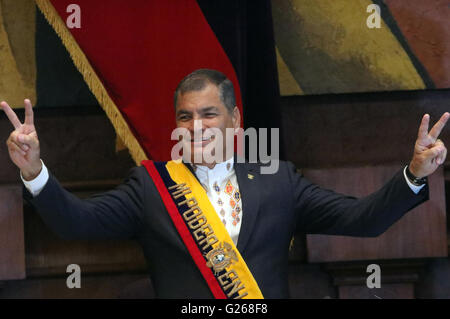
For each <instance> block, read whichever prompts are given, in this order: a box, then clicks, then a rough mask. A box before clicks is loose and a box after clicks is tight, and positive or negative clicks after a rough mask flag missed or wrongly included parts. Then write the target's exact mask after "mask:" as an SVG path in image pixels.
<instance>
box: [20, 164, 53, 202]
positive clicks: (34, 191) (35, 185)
mask: <svg viewBox="0 0 450 319" xmlns="http://www.w3.org/2000/svg"><path fill="white" fill-rule="evenodd" d="M41 163H42V169H41V172H40V173H39V175H38V176H37V177H36V178H35V179H32V180H31V181H26V180H24V179H23V176H22V172H21V173H20V178H21V179H22V182H23V184H24V185H25V187H26V188H27V189H28V191H29V192H30V193H31V195H33V197H35V196H37V195H39V193H40V192H41V191H42V189H43V188H44V187H45V185H46V184H47V181H48V170H47V167H46V166H45V164H44V162H43V161H42V160H41Z"/></svg>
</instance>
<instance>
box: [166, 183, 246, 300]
mask: <svg viewBox="0 0 450 319" xmlns="http://www.w3.org/2000/svg"><path fill="white" fill-rule="evenodd" d="M168 189H169V191H171V193H172V196H173V197H174V199H178V198H180V197H182V196H185V195H187V194H191V193H192V191H191V190H190V188H189V187H188V186H186V183H181V184H176V185H173V186H170V187H168ZM182 205H187V207H188V208H189V209H188V210H186V211H185V212H184V213H183V219H184V220H185V222H186V224H187V225H188V227H189V229H190V230H191V231H192V235H193V237H194V240H195V241H196V242H197V244H198V245H199V246H200V247H201V250H202V252H203V255H204V256H205V257H206V259H207V262H206V265H207V266H208V267H210V268H212V270H213V271H214V274H215V275H216V276H217V275H218V273H220V272H221V271H224V270H225V271H226V272H225V273H224V274H222V275H219V276H218V277H217V281H218V282H219V284H220V286H221V287H222V288H223V290H224V291H225V293H226V294H227V296H228V297H231V296H233V295H234V294H236V293H239V294H238V296H237V297H235V299H241V298H242V297H245V296H247V295H248V293H247V292H246V291H245V285H244V284H243V283H242V281H241V280H240V279H239V276H238V275H237V273H236V272H235V271H234V270H232V269H231V270H227V269H226V268H228V267H230V266H232V264H233V263H234V262H236V261H238V256H237V254H236V252H235V251H234V250H233V246H232V245H230V244H229V243H227V242H221V243H219V239H218V238H217V236H216V235H215V234H214V230H213V229H212V227H211V226H210V225H209V224H208V220H207V218H206V216H205V215H204V214H203V212H202V210H201V208H200V206H199V204H198V202H197V200H196V199H195V197H193V196H192V197H190V198H187V199H185V200H184V201H182V202H180V203H178V206H182ZM217 243H219V244H218V245H217V246H216V247H213V245H215V244H217ZM210 248H211V249H210ZM208 250H209V251H208Z"/></svg>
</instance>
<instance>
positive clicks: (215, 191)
mask: <svg viewBox="0 0 450 319" xmlns="http://www.w3.org/2000/svg"><path fill="white" fill-rule="evenodd" d="M41 162H42V161H41ZM194 171H195V174H196V175H197V178H198V179H199V181H200V183H201V184H202V185H203V187H204V188H205V190H206V194H207V195H208V198H209V200H210V202H211V204H212V205H213V207H214V208H215V210H216V213H217V214H218V216H219V218H220V220H221V221H222V222H223V223H224V225H225V228H226V229H227V231H228V233H229V235H230V237H231V239H232V240H233V242H234V244H235V245H237V241H238V237H239V231H240V229H241V224H242V214H243V211H242V198H241V194H240V191H239V184H238V182H237V178H236V173H235V170H234V159H233V158H230V159H229V160H227V161H225V162H222V163H219V164H216V165H215V166H214V167H213V168H211V169H210V168H208V167H206V166H194ZM403 175H404V177H405V180H406V183H407V184H408V186H409V187H410V188H411V190H412V191H413V192H414V193H415V194H418V193H419V191H420V190H421V189H422V188H423V187H424V186H425V184H424V185H421V186H416V185H414V184H412V183H411V182H410V181H409V179H408V177H407V176H406V167H405V168H404V170H403ZM48 177H49V175H48V170H47V167H46V166H45V165H44V162H42V170H41V172H40V173H39V175H38V176H37V177H36V178H35V179H33V180H31V181H26V180H24V178H23V176H22V174H20V178H21V179H22V182H23V183H24V185H25V187H26V188H27V189H28V191H29V192H30V193H31V194H32V195H33V196H37V195H39V193H40V192H41V191H42V189H43V188H44V186H45V185H46V184H47V181H48Z"/></svg>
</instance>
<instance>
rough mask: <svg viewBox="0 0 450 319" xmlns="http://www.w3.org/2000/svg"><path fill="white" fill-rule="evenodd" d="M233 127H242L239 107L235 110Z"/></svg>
mask: <svg viewBox="0 0 450 319" xmlns="http://www.w3.org/2000/svg"><path fill="white" fill-rule="evenodd" d="M232 120H233V127H234V129H235V130H236V129H238V128H240V127H241V112H239V108H238V107H237V106H235V107H234V109H233V118H232Z"/></svg>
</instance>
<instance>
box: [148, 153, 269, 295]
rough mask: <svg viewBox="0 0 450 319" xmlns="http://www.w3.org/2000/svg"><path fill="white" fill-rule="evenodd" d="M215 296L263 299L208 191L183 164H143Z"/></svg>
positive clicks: (176, 162)
mask: <svg viewBox="0 0 450 319" xmlns="http://www.w3.org/2000/svg"><path fill="white" fill-rule="evenodd" d="M142 165H144V166H145V168H146V169H147V171H148V173H149V175H150V177H151V178H152V180H153V182H154V183H155V186H156V188H157V189H158V192H159V194H160V196H161V198H162V200H163V202H164V204H165V206H166V208H167V211H168V213H169V215H170V217H171V219H172V221H173V223H174V225H175V227H176V229H177V231H178V233H179V234H180V236H181V238H182V240H183V242H184V244H185V245H186V248H187V249H188V251H189V253H190V255H191V256H192V259H193V260H194V262H195V264H196V266H197V267H198V269H199V270H200V272H201V274H202V276H203V277H204V279H205V281H206V283H207V284H208V286H209V288H210V290H211V292H212V294H213V295H214V297H215V298H218V299H226V298H231V299H241V298H243V299H256V298H263V295H262V293H261V291H260V290H259V287H258V284H257V283H256V280H255V279H254V278H253V275H252V274H251V272H250V270H249V269H248V267H247V265H246V263H245V261H244V259H243V258H242V256H241V254H240V253H239V251H238V250H237V249H236V247H235V245H234V243H233V241H232V240H231V237H230V235H229V234H228V232H227V230H226V228H225V226H224V225H223V223H222V221H221V220H220V218H219V216H218V215H217V213H216V211H215V209H214V207H213V206H212V205H211V202H210V201H209V199H208V196H207V194H206V191H205V190H204V189H203V187H202V185H201V184H200V183H199V182H198V180H197V179H196V177H195V176H194V175H193V174H192V173H191V171H190V170H189V169H188V168H187V167H186V166H185V165H184V164H183V163H182V162H181V161H170V162H153V161H142Z"/></svg>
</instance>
